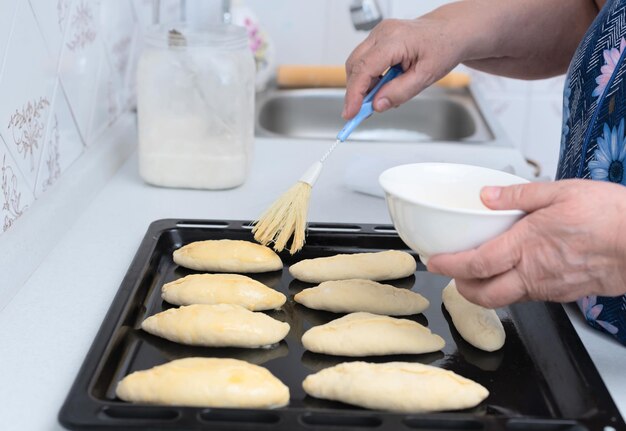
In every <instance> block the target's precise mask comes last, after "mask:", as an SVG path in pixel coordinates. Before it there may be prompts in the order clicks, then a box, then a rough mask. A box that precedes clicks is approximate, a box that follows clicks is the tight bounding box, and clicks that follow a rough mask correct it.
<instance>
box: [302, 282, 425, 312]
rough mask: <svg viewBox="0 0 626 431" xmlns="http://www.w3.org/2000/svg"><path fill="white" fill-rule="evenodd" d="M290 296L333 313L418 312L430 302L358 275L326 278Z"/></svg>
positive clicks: (412, 293)
mask: <svg viewBox="0 0 626 431" xmlns="http://www.w3.org/2000/svg"><path fill="white" fill-rule="evenodd" d="M293 299H294V300H295V301H296V302H298V303H300V304H302V305H304V306H306V307H308V308H313V309H315V310H326V311H332V312H334V313H352V312H355V311H367V312H369V313H375V314H386V315H389V316H408V315H410V314H418V313H421V312H422V311H424V310H426V309H427V308H428V305H429V302H428V300H427V299H426V298H424V297H423V296H422V295H420V294H419V293H416V292H413V291H411V290H408V289H399V288H397V287H394V286H391V285H389V284H381V283H378V282H376V281H371V280H361V279H353V280H339V281H325V282H323V283H322V284H320V285H319V286H316V287H311V288H309V289H304V290H303V291H302V292H300V293H298V294H296V295H295V296H294V298H293Z"/></svg>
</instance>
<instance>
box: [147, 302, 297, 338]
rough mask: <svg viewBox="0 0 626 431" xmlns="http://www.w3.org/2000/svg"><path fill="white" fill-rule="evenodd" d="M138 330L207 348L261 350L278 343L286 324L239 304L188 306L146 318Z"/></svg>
mask: <svg viewBox="0 0 626 431" xmlns="http://www.w3.org/2000/svg"><path fill="white" fill-rule="evenodd" d="M141 328H142V329H143V330H144V331H146V332H149V333H151V334H153V335H157V336H159V337H163V338H166V339H168V340H170V341H174V342H176V343H181V344H189V345H193V346H208V347H249V348H255V347H263V346H269V345H271V344H274V343H278V342H279V341H280V340H282V339H283V338H285V336H286V335H287V333H288V332H289V324H288V323H284V322H280V321H278V320H276V319H273V318H271V317H270V316H268V315H266V314H263V313H255V312H252V311H250V310H246V309H245V308H243V307H242V306H240V305H234V304H218V305H204V304H196V305H188V306H186V307H180V308H171V309H169V310H166V311H162V312H161V313H158V314H155V315H154V316H150V317H148V318H147V319H146V320H144V321H143V323H142V324H141Z"/></svg>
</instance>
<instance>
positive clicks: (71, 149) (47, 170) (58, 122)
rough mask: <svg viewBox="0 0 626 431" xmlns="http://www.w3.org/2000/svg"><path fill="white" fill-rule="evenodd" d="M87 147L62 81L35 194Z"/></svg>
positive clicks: (55, 180) (43, 190)
mask: <svg viewBox="0 0 626 431" xmlns="http://www.w3.org/2000/svg"><path fill="white" fill-rule="evenodd" d="M83 150H84V144H83V141H82V139H81V137H80V134H79V133H78V127H77V126H76V122H75V121H74V117H73V115H72V112H71V111H70V108H69V105H68V103H67V98H66V96H65V92H64V90H63V86H62V85H61V84H59V85H58V86H57V91H56V92H55V96H54V99H53V101H52V107H51V112H50V121H49V124H48V128H47V134H46V139H45V146H44V150H43V156H42V158H41V164H40V167H39V175H38V176H37V187H36V189H35V196H36V197H39V196H40V195H41V194H43V193H44V192H45V191H46V190H48V189H49V188H50V187H52V186H53V185H54V183H56V182H57V180H58V179H59V178H60V177H61V175H62V174H63V172H65V170H66V169H67V168H68V167H69V166H70V165H71V164H72V163H74V161H76V160H77V159H78V157H79V156H80V155H81V154H82V153H83Z"/></svg>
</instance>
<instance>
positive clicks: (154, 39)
mask: <svg viewBox="0 0 626 431" xmlns="http://www.w3.org/2000/svg"><path fill="white" fill-rule="evenodd" d="M144 39H145V41H146V42H147V43H148V44H150V45H153V46H157V47H162V48H187V47H198V48H200V47H210V48H216V49H224V50H230V49H242V48H246V47H247V46H248V34H247V32H246V29H245V28H244V27H240V26H236V25H232V24H221V25H215V26H207V27H202V28H198V27H194V26H191V25H189V24H187V23H169V24H157V25H153V26H150V27H148V28H147V29H146V31H145V35H144Z"/></svg>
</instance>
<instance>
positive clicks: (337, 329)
mask: <svg viewBox="0 0 626 431" xmlns="http://www.w3.org/2000/svg"><path fill="white" fill-rule="evenodd" d="M302 344H303V345H304V347H305V348H306V349H307V350H310V351H312V352H316V353H325V354H327V355H339V356H379V355H398V354H420V353H430V352H436V351H438V350H441V349H443V347H444V346H445V341H444V340H443V338H441V337H440V336H439V335H436V334H433V333H432V332H430V329H428V328H426V327H425V326H422V325H420V324H419V323H417V322H414V321H412V320H407V319H396V318H393V317H389V316H380V315H378V314H371V313H352V314H348V315H346V316H344V317H341V318H339V319H336V320H333V321H331V322H329V323H327V324H325V325H320V326H315V327H313V328H311V329H309V330H308V331H306V332H305V333H304V335H303V336H302Z"/></svg>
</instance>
